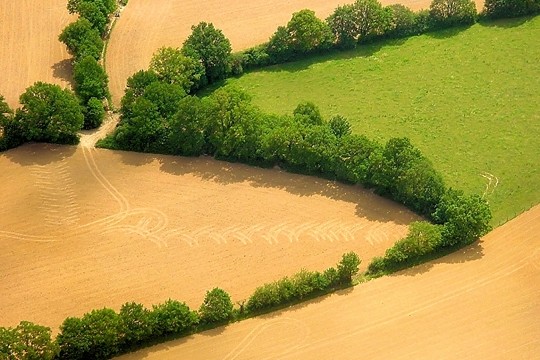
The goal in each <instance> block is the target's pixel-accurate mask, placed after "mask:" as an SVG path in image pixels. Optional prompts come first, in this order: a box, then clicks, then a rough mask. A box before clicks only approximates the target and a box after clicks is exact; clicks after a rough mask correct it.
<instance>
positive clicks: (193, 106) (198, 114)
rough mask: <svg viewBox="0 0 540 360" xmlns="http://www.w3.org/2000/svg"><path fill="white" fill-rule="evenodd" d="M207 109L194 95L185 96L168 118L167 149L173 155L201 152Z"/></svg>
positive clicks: (203, 142)
mask: <svg viewBox="0 0 540 360" xmlns="http://www.w3.org/2000/svg"><path fill="white" fill-rule="evenodd" d="M208 113H209V112H208V109H207V106H206V104H205V102H204V101H201V100H200V99H199V98H198V97H196V96H186V97H185V98H183V99H182V100H180V102H179V103H178V111H177V112H176V114H175V115H174V116H172V117H171V119H169V129H170V133H169V136H168V140H167V145H166V148H167V151H168V152H169V153H171V154H174V155H184V156H198V155H201V154H202V153H203V150H204V147H205V144H206V141H205V126H206V121H207V115H206V114H208Z"/></svg>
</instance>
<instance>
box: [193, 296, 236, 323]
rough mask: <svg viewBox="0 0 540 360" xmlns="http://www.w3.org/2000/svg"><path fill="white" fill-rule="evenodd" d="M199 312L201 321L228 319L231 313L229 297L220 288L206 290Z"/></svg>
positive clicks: (209, 321)
mask: <svg viewBox="0 0 540 360" xmlns="http://www.w3.org/2000/svg"><path fill="white" fill-rule="evenodd" d="M199 314H200V319H201V322H203V323H220V322H225V321H228V320H230V319H231V317H232V314H233V303H232V301H231V297H230V296H229V294H227V292H225V291H224V290H222V289H220V288H214V289H212V290H210V291H207V292H206V296H205V298H204V301H203V303H202V305H201V307H200V308H199Z"/></svg>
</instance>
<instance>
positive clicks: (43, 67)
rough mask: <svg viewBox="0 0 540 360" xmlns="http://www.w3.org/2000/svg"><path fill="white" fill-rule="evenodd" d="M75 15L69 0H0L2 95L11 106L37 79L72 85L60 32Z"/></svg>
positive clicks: (67, 57) (64, 85) (13, 105)
mask: <svg viewBox="0 0 540 360" xmlns="http://www.w3.org/2000/svg"><path fill="white" fill-rule="evenodd" d="M73 18H74V17H72V16H71V15H69V13H68V11H67V10H66V0H39V1H29V0H23V1H21V0H2V1H0V39H1V40H0V69H2V81H0V94H1V95H4V97H5V98H6V100H7V102H8V103H9V105H10V106H12V107H16V106H18V103H19V101H18V100H19V95H20V94H22V93H23V92H24V90H25V89H26V88H27V87H28V86H30V85H32V84H33V83H34V82H36V81H44V82H50V83H55V84H59V85H61V86H63V87H68V86H70V85H69V81H70V79H71V75H70V74H71V65H70V60H69V58H70V56H69V55H68V53H67V51H66V48H65V46H64V44H62V43H60V42H59V41H58V35H59V34H60V32H62V29H63V28H64V27H66V25H68V24H69V23H70V22H71V21H72V20H73Z"/></svg>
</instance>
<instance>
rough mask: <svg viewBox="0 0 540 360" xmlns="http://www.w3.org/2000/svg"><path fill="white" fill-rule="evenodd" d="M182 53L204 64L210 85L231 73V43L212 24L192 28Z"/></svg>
mask: <svg viewBox="0 0 540 360" xmlns="http://www.w3.org/2000/svg"><path fill="white" fill-rule="evenodd" d="M182 52H183V53H184V55H186V56H188V57H192V58H193V59H195V60H196V61H197V62H198V61H200V62H201V63H202V65H203V67H204V75H205V76H206V79H207V80H208V83H213V82H215V81H216V80H219V79H223V78H225V77H226V76H227V75H228V74H229V73H230V71H231V42H230V41H229V39H227V38H226V37H225V35H223V32H222V31H221V30H219V29H216V28H215V27H214V25H213V24H211V23H206V22H201V23H199V24H198V25H197V26H192V27H191V35H189V37H188V38H187V39H186V41H185V42H184V45H183V48H182ZM202 78H203V77H202V76H201V80H202ZM201 85H204V81H203V82H201Z"/></svg>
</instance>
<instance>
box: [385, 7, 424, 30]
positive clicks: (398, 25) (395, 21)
mask: <svg viewBox="0 0 540 360" xmlns="http://www.w3.org/2000/svg"><path fill="white" fill-rule="evenodd" d="M386 9H387V10H388V11H389V13H390V14H391V17H390V19H391V20H390V25H389V29H388V30H387V32H386V35H387V36H388V37H396V38H403V37H408V36H411V35H416V34H418V28H417V18H416V14H415V13H414V12H413V11H412V10H411V9H409V8H408V7H406V6H403V5H401V4H393V5H389V6H387V7H386Z"/></svg>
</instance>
